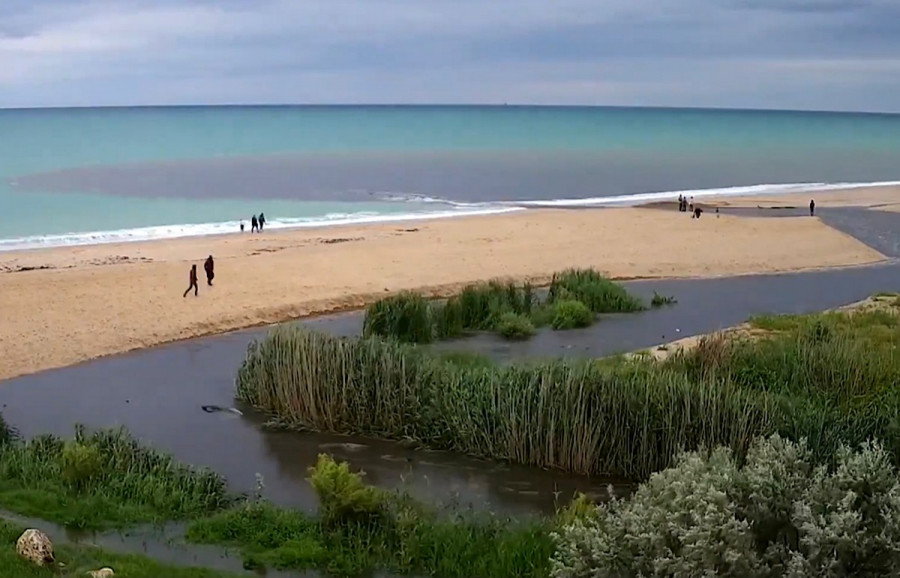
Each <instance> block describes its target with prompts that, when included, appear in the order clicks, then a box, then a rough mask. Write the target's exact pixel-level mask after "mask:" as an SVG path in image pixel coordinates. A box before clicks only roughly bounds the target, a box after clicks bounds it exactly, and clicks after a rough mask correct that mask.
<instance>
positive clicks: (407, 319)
mask: <svg viewBox="0 0 900 578" xmlns="http://www.w3.org/2000/svg"><path fill="white" fill-rule="evenodd" d="M563 304H565V305H563ZM576 308H577V315H575V314H574V313H573V312H574V311H575V309H576ZM561 309H562V311H561ZM644 309H646V306H645V305H644V304H643V302H641V300H640V299H639V298H637V297H635V296H633V295H631V294H630V293H628V291H627V290H626V289H625V288H624V287H622V286H621V285H619V284H617V283H615V282H613V281H611V280H609V279H607V278H606V277H604V276H603V275H601V274H600V273H598V272H596V271H594V270H592V269H569V270H566V271H563V272H561V273H557V274H556V275H554V276H553V279H552V281H551V283H550V287H549V288H548V290H547V295H546V298H544V299H540V298H539V297H538V295H537V294H536V292H535V290H534V288H533V287H532V286H531V285H529V284H527V283H526V284H523V285H518V284H516V283H512V282H501V281H489V282H486V283H476V284H473V285H468V286H466V287H465V288H463V290H462V292H460V294H459V295H456V296H454V297H451V298H450V299H448V300H447V301H445V302H443V303H441V302H434V303H430V302H429V301H428V300H427V299H426V298H425V297H424V296H422V295H420V294H418V293H411V292H404V293H400V294H398V295H394V296H391V297H386V298H384V299H381V300H380V301H377V302H375V303H373V304H372V305H370V306H369V307H368V308H367V309H366V316H365V321H364V325H363V335H364V336H366V337H371V336H380V337H389V338H392V339H396V340H397V341H400V342H402V343H430V342H431V341H433V340H435V339H449V338H453V337H459V336H461V335H463V334H464V333H465V332H467V331H494V332H497V333H499V334H500V335H502V336H504V337H506V338H507V339H525V338H527V337H530V336H531V335H533V334H534V332H535V328H537V327H542V326H545V325H550V326H552V327H553V329H557V330H561V329H572V328H575V327H587V326H588V325H590V324H592V323H593V322H594V319H595V317H596V315H598V314H601V313H631V312H635V311H643V310H644Z"/></svg>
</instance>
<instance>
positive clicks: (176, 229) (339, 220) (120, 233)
mask: <svg viewBox="0 0 900 578" xmlns="http://www.w3.org/2000/svg"><path fill="white" fill-rule="evenodd" d="M521 210H524V208H522V207H506V206H504V207H500V206H496V205H493V206H491V207H485V208H482V209H474V208H473V209H452V210H446V211H423V212H415V213H394V214H384V213H373V212H359V213H331V214H328V215H325V216H319V217H304V218H281V219H278V218H275V219H272V220H271V221H268V220H267V221H266V230H267V231H268V230H273V229H275V230H277V229H300V228H310V227H323V226H338V225H357V224H367V223H390V222H401V221H419V220H430V219H446V218H450V217H460V216H466V215H489V214H499V213H510V212H514V211H521ZM244 224H245V225H246V228H247V230H248V231H249V228H250V223H249V222H247V221H244ZM239 231H240V221H225V222H221V223H196V224H183V225H160V226H155V227H138V228H134V229H120V230H116V231H93V232H87V233H65V234H61V235H35V236H30V237H19V238H15V239H0V252H4V251H17V250H23V249H38V248H43V247H69V246H73V247H74V246H79V245H98V244H105V243H129V242H136V241H152V240H158V239H175V238H179V237H202V236H208V235H224V234H230V233H237V232H239Z"/></svg>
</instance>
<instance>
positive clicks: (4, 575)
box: [0, 518, 238, 578]
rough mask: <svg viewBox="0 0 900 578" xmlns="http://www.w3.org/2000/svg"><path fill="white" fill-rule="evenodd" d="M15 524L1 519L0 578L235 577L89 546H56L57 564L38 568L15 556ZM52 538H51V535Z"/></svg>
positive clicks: (235, 575)
mask: <svg viewBox="0 0 900 578" xmlns="http://www.w3.org/2000/svg"><path fill="white" fill-rule="evenodd" d="M24 531H25V529H24V528H20V527H18V526H16V525H15V524H11V523H9V522H7V521H5V520H3V519H2V518H0V578H51V577H54V576H57V577H58V576H72V577H75V576H79V577H84V576H87V575H88V572H90V571H93V570H99V569H100V568H103V567H110V568H112V569H113V570H115V572H116V576H121V577H123V578H160V577H162V576H165V577H166V578H227V577H229V576H231V577H234V578H236V577H237V576H238V575H237V574H226V573H223V572H215V571H213V570H206V569H203V568H186V567H178V566H167V565H163V564H158V563H156V562H154V561H152V560H150V559H149V558H146V557H144V556H134V555H131V556H125V555H121V554H113V553H111V552H106V551H103V550H100V549H99V548H92V547H87V546H69V545H65V546H58V545H55V546H54V548H53V550H54V555H55V557H56V563H55V564H54V565H52V566H44V567H37V566H35V565H33V564H31V563H30V562H28V561H26V560H24V559H22V558H20V557H19V556H18V554H16V540H18V539H19V536H21V535H22V532H24ZM51 539H52V536H51Z"/></svg>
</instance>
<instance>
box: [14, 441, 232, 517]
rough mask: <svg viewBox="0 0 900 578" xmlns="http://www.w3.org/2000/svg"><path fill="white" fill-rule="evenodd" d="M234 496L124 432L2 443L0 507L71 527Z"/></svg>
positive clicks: (173, 511) (218, 503) (186, 510)
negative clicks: (69, 438)
mask: <svg viewBox="0 0 900 578" xmlns="http://www.w3.org/2000/svg"><path fill="white" fill-rule="evenodd" d="M232 501H233V498H231V497H230V496H229V495H228V493H227V492H226V489H225V481H224V479H223V478H222V477H221V476H219V475H217V474H215V473H212V472H209V471H205V470H199V469H194V468H191V467H188V466H184V465H180V464H178V463H176V462H175V461H174V459H173V458H172V457H171V456H169V455H168V454H164V453H162V452H158V451H156V450H152V449H148V448H146V447H144V446H142V445H141V444H139V443H138V441H137V440H136V439H134V438H133V437H131V436H130V435H129V434H128V433H127V432H125V431H124V430H102V431H98V432H95V433H91V434H88V433H86V432H85V430H84V429H83V428H81V427H77V428H76V432H75V437H74V439H73V440H68V441H65V440H62V439H60V438H57V437H54V436H40V437H36V438H34V439H32V440H30V441H27V442H25V441H13V442H11V443H7V444H5V445H4V446H2V447H0V507H3V508H5V509H7V510H9V511H12V512H17V513H19V514H22V515H25V516H30V517H35V518H43V519H45V520H50V521H53V522H56V523H58V524H61V525H64V526H67V527H71V528H86V529H102V528H109V527H125V526H130V525H133V524H138V523H156V522H163V521H168V520H183V519H188V518H192V517H196V516H201V515H205V514H208V513H211V512H214V511H216V510H218V509H221V508H223V507H226V506H227V505H228V504H230V503H231V502H232Z"/></svg>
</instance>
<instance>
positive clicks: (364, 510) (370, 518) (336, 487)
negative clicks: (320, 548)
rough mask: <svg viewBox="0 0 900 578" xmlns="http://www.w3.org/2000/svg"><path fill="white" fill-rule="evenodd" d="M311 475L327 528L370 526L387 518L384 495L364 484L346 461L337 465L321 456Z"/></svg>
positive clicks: (326, 457) (323, 521)
mask: <svg viewBox="0 0 900 578" xmlns="http://www.w3.org/2000/svg"><path fill="white" fill-rule="evenodd" d="M309 474H310V475H309V481H310V483H311V484H312V486H313V488H314V489H315V491H316V495H317V496H318V497H319V502H320V508H321V513H320V518H321V520H322V523H323V524H324V525H325V526H328V527H335V526H346V525H352V524H371V523H375V522H377V521H378V520H379V519H380V518H381V517H382V516H383V515H384V508H385V496H384V493H383V492H382V491H381V490H379V489H377V488H374V487H372V486H367V485H366V484H364V483H363V481H362V476H360V474H356V473H353V472H351V471H350V467H349V465H348V464H347V462H341V463H337V462H335V461H334V459H333V458H331V456H328V455H325V454H319V459H318V461H317V462H316V465H315V466H313V467H311V468H310V469H309Z"/></svg>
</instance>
